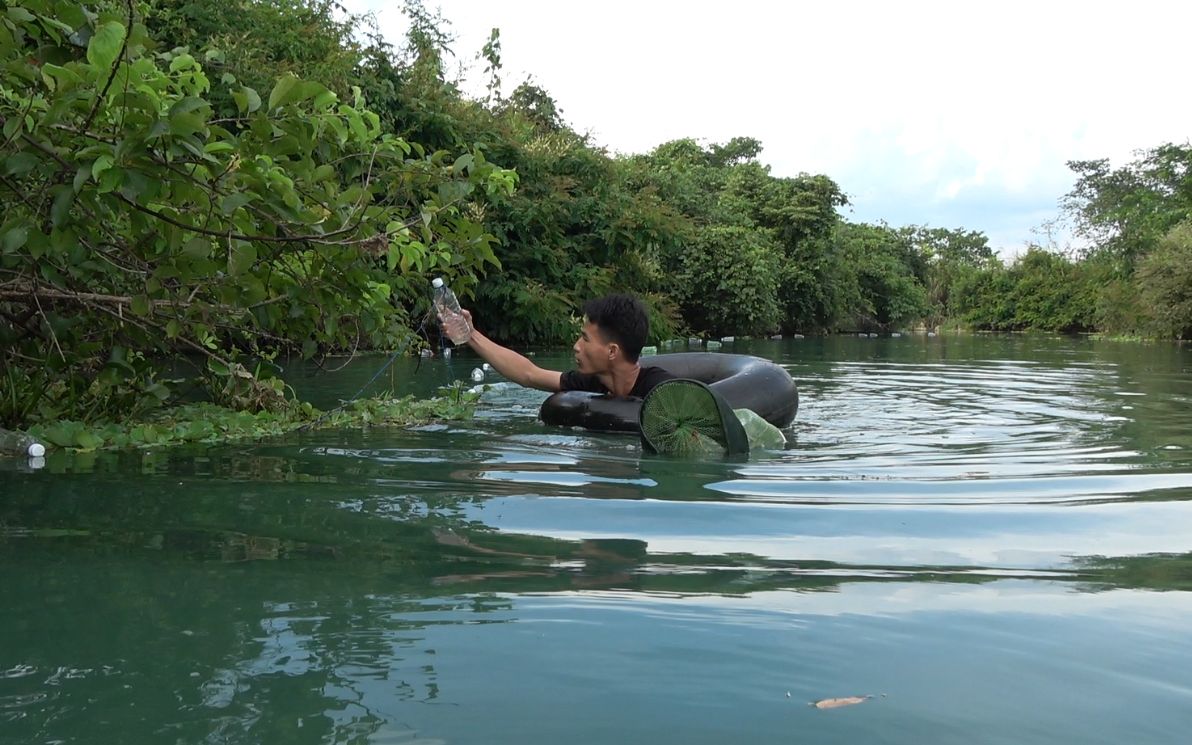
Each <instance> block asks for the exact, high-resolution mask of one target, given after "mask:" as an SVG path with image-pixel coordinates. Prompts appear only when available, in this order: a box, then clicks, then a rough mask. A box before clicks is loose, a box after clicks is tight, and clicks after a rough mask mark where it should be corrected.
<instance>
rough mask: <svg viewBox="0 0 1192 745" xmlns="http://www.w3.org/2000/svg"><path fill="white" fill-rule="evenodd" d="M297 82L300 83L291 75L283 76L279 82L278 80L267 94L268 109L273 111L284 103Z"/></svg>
mask: <svg viewBox="0 0 1192 745" xmlns="http://www.w3.org/2000/svg"><path fill="white" fill-rule="evenodd" d="M299 82H301V81H299V80H298V78H296V77H294V75H293V73H286V74H285V75H283V76H282V78H281V80H278V81H277V83H276V84H275V85H274V86H273V91H272V92H271V93H270V94H269V108H270V109H275V108H277V107H278V106H280V105H281V104H282V103H283V102H284V101H285V98H286V96H288V95H290V92H291V91H293V90H294V88H295V87H296V86H297V85H298V83H299Z"/></svg>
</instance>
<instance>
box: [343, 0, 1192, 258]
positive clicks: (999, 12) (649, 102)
mask: <svg viewBox="0 0 1192 745" xmlns="http://www.w3.org/2000/svg"><path fill="white" fill-rule="evenodd" d="M348 6H349V7H350V8H352V9H354V10H361V9H373V10H375V11H376V13H377V16H378V18H379V20H380V22H381V25H382V28H383V29H384V31H385V33H386V34H387V36H388V38H389V39H390V40H391V41H394V42H397V41H399V40H400V37H401V36H402V35H404V33H405V28H406V24H405V20H404V18H403V17H402V16H401V15H400V12H399V10H398V9H397V8H396V7H395V6H394V4H391V3H382V2H381V1H380V0H350V2H349V3H348ZM428 6H429V7H434V6H433V4H431V3H428ZM441 9H442V14H443V16H444V17H445V18H446V19H447V20H449V21H450V22H451V24H452V29H453V30H454V31H455V33H456V35H457V37H458V41H457V43H456V46H455V50H456V53H457V55H458V58H459V59H460V60H461V61H467V60H470V59H471V58H472V57H473V56H474V54H475V52H476V51H477V50H479V49H480V47H481V45H482V44H483V43H484V40H485V39H486V38H487V36H488V33H489V31H490V30H491V29H492V28H493V27H494V26H496V27H499V28H500V29H501V42H502V56H503V62H504V70H503V72H502V77H503V79H504V84H505V90H506V92H508V91H509V90H511V89H512V87H513V86H514V85H516V84H517V83H519V82H521V81H522V80H524V79H525V77H526V76H527V75H533V76H534V78H535V80H536V81H537V82H538V84H540V85H541V86H542V87H543V88H545V89H546V90H547V91H548V92H550V93H551V95H552V96H554V97H555V99H556V100H557V101H558V103H559V105H560V106H561V108H562V109H563V111H564V116H565V118H566V119H567V120H568V121H569V122H570V123H571V124H572V125H573V126H575V127H576V128H577V129H579V130H581V131H588V132H590V133H591V134H592V135H593V137H594V138H595V140H596V141H597V142H598V143H600V144H602V145H605V146H607V147H608V148H610V149H611V150H613V151H618V152H640V151H645V150H648V149H650V148H652V147H654V146H655V145H657V144H659V143H661V142H664V141H666V140H670V139H675V138H679V137H695V138H699V139H703V140H706V141H712V142H717V141H724V140H727V139H729V138H730V137H734V136H738V135H747V136H752V137H756V138H758V139H760V140H761V141H762V143H763V144H764V146H765V151H764V152H763V154H762V159H763V160H764V161H765V162H767V163H769V164H770V165H771V166H772V167H773V170H774V173H775V174H776V175H780V176H781V175H794V174H797V173H799V172H814V173H825V174H827V175H829V176H830V177H832V178H833V179H834V180H836V181H837V183H839V184H840V185H841V187H842V188H843V189H844V190H845V191H846V192H847V193H848V194H849V195H850V196H851V198H852V201H853V212H852V213H851V215H850V217H852V218H853V219H858V220H864V221H877V220H886V221H887V222H890V223H891V224H896V225H897V224H908V223H930V224H933V225H938V226H943V227H961V226H963V227H966V228H968V229H976V230H983V231H985V232H986V233H987V234H989V235H990V237H991V242H992V243H994V245H995V246H999V247H1003V248H1006V249H1013V248H1015V247H1018V246H1021V245H1022V243H1023V242H1025V241H1026V240H1028V239H1030V237H1031V234H1030V231H1031V228H1033V227H1035V226H1037V225H1039V224H1040V223H1041V222H1042V221H1043V220H1045V219H1048V218H1049V217H1054V216H1055V215H1056V213H1057V201H1058V199H1059V198H1060V197H1061V196H1062V195H1063V194H1064V193H1066V192H1067V191H1068V190H1069V189H1070V188H1071V185H1072V182H1073V179H1072V175H1071V172H1070V171H1069V170H1068V168H1067V166H1066V162H1067V161H1069V160H1075V159H1086V158H1102V157H1108V158H1111V159H1113V160H1114V161H1115V162H1123V161H1125V160H1127V159H1129V158H1130V157H1131V155H1132V153H1133V151H1135V150H1138V149H1141V148H1149V147H1153V146H1156V145H1158V144H1161V143H1163V142H1167V141H1175V142H1184V141H1186V140H1187V139H1188V138H1189V136H1192V132H1190V131H1189V122H1192V97H1189V96H1187V95H1186V94H1185V92H1184V91H1185V89H1186V79H1185V76H1186V70H1187V64H1186V53H1185V51H1184V50H1185V49H1186V46H1187V45H1186V40H1185V38H1184V34H1185V33H1186V29H1187V28H1188V27H1189V24H1192V6H1189V5H1184V4H1179V3H1159V2H1145V1H1144V2H1135V3H1132V4H1130V5H1129V6H1123V5H1120V4H1119V5H1108V6H1106V5H1098V4H1088V3H1083V2H1080V3H1077V2H1054V3H1041V2H1021V1H1018V2H1002V3H998V4H987V5H984V6H978V5H972V4H958V3H955V2H902V3H890V2H877V1H874V2H838V3H819V4H809V3H772V2H761V1H760V0H737V2H734V3H731V4H725V3H711V2H658V1H653V2H641V1H640V0H638V1H637V2H626V1H625V0H606V1H605V2H601V3H576V2H571V3H559V2H541V1H534V2H531V1H528V0H527V1H524V2H495V1H494V0H488V1H487V2H482V1H481V0H447V1H445V2H443V3H442V4H441ZM474 69H475V70H476V71H477V73H478V71H479V70H480V66H475V67H474ZM477 78H478V75H477ZM469 89H470V90H473V91H477V92H479V91H482V90H483V81H481V80H479V79H472V80H471V81H470V84H469Z"/></svg>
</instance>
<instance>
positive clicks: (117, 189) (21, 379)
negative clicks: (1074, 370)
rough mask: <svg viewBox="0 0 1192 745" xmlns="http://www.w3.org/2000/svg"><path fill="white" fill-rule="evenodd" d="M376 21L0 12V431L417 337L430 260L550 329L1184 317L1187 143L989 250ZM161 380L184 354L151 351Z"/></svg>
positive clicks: (327, 8)
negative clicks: (478, 96)
mask: <svg viewBox="0 0 1192 745" xmlns="http://www.w3.org/2000/svg"><path fill="white" fill-rule="evenodd" d="M405 10H406V13H407V14H408V15H409V17H410V19H411V30H410V33H409V37H408V38H407V39H406V40H405V43H404V44H400V45H397V46H394V45H393V44H392V43H391V41H389V40H384V39H382V38H381V37H380V35H379V34H378V33H377V31H376V29H375V27H374V26H373V24H372V22H371V20H370V19H369V18H368V17H358V16H353V15H351V14H348V13H346V12H344V11H343V10H342V8H340V7H339V6H338V4H337V3H336V2H334V0H282V1H280V2H278V1H273V0H270V1H269V2H266V1H265V0H141V1H140V2H133V1H132V0H106V1H104V2H91V3H80V2H72V1H71V0H17V1H15V2H9V3H7V4H6V5H5V8H4V10H3V12H2V14H0V200H2V202H3V205H4V210H3V215H2V217H0V346H2V348H3V350H4V355H3V358H2V359H0V366H2V367H0V426H18V425H25V424H29V423H32V422H39V421H41V422H49V421H53V420H55V419H61V418H72V419H76V420H80V421H84V422H87V421H99V420H103V419H107V418H113V417H117V418H128V417H136V416H140V415H142V414H144V413H145V412H146V411H147V410H148V409H150V408H152V407H154V406H156V405H158V404H160V403H162V402H167V401H171V400H173V396H174V394H175V391H176V390H177V388H178V386H176V385H174V383H175V382H177V379H176V378H170V379H167V376H166V374H165V373H164V372H163V371H164V370H166V369H171V370H177V369H178V368H177V366H176V365H174V366H172V367H170V368H167V364H168V363H170V362H171V360H173V359H175V358H178V357H184V358H186V359H188V360H191V361H192V362H193V361H194V360H198V363H197V364H195V365H194V372H193V373H192V374H189V375H184V379H185V381H186V383H187V384H194V383H198V384H200V385H201V386H202V387H203V388H205V389H206V391H207V393H208V394H209V395H210V397H211V398H213V399H214V400H215V401H217V402H220V403H223V404H226V405H230V406H233V407H235V408H245V409H253V410H259V409H274V410H276V409H278V408H279V407H280V408H284V407H286V406H287V405H289V404H288V403H287V401H288V399H287V397H286V395H285V393H286V391H285V389H284V386H282V385H281V384H280V382H278V381H277V380H275V379H273V376H272V372H271V370H272V367H271V365H270V362H269V361H270V360H271V359H273V358H274V357H275V356H276V355H279V354H297V355H302V356H304V357H307V358H310V357H318V356H321V355H324V354H326V353H329V352H340V351H353V350H357V349H365V348H371V349H399V348H408V349H411V350H412V349H414V348H415V347H417V346H418V345H419V344H421V343H422V342H421V341H418V340H417V339H416V338H415V332H416V330H417V329H418V326H419V321H420V320H421V318H422V315H423V314H424V313H425V310H426V296H427V285H428V281H429V278H430V277H431V276H432V275H435V274H444V275H447V276H448V277H449V279H450V280H451V282H452V284H453V286H454V287H455V288H456V290H457V291H458V292H459V293H460V294H461V295H462V296H463V297H464V299H465V302H466V304H468V305H469V306H470V307H471V308H472V309H473V311H474V315H475V318H476V321H477V324H478V325H479V326H480V327H481V328H483V329H485V330H486V331H488V332H489V333H491V334H492V335H493V336H494V337H496V338H498V339H500V340H503V341H506V342H509V343H559V342H563V341H567V340H569V338H570V337H571V336H572V334H573V333H574V330H575V326H576V321H577V319H576V313H577V309H578V308H579V307H580V305H581V304H582V303H583V301H584V300H586V299H587V298H589V297H592V296H595V295H598V294H601V293H604V292H607V291H610V290H614V289H617V290H630V291H634V292H637V293H639V294H640V295H642V296H643V297H644V298H645V299H646V300H647V304H648V305H649V307H650V309H651V313H652V319H653V322H654V323H653V328H654V336H655V339H654V340H655V341H657V340H658V339H661V338H665V337H667V336H672V335H674V334H677V333H702V334H709V335H719V334H766V333H773V332H778V331H781V332H795V331H798V332H832V331H841V330H845V331H854V330H863V331H879V330H894V329H899V328H904V327H907V326H911V325H916V324H924V325H926V326H928V327H935V326H938V325H941V324H946V323H950V324H958V325H966V326H971V327H974V328H979V329H993V330H1018V329H1046V330H1054V331H1077V330H1090V329H1097V330H1105V331H1111V332H1119V333H1140V334H1148V335H1157V336H1167V337H1173V336H1174V337H1184V338H1186V337H1188V336H1189V335H1190V334H1192V300H1190V299H1189V297H1190V295H1192V290H1190V282H1192V277H1190V275H1189V269H1188V267H1189V266H1192V262H1190V261H1189V258H1192V256H1190V254H1192V228H1190V227H1189V226H1190V225H1192V222H1190V220H1192V175H1190V172H1189V165H1190V164H1192V148H1190V147H1189V146H1187V145H1184V146H1179V145H1163V146H1161V147H1158V148H1156V149H1154V150H1151V151H1147V152H1144V153H1141V154H1140V156H1139V158H1138V159H1137V160H1136V161H1134V162H1132V163H1130V164H1128V165H1126V166H1123V167H1120V168H1113V167H1111V166H1110V164H1109V163H1108V162H1106V161H1088V162H1080V163H1073V164H1071V165H1072V168H1073V169H1074V171H1075V173H1076V174H1077V176H1078V181H1077V185H1076V187H1075V188H1074V190H1073V191H1072V193H1071V194H1070V195H1068V198H1067V200H1066V202H1065V205H1064V206H1065V208H1066V210H1067V212H1068V214H1069V215H1070V216H1071V217H1072V218H1073V220H1074V221H1075V223H1076V225H1077V227H1078V229H1079V231H1080V234H1081V235H1083V236H1085V237H1086V238H1087V239H1088V240H1089V241H1090V249H1089V250H1088V251H1087V252H1085V253H1083V254H1082V255H1080V256H1076V257H1067V256H1062V255H1060V254H1058V253H1056V252H1054V251H1045V250H1043V249H1041V248H1038V247H1034V248H1031V250H1029V251H1027V252H1026V253H1025V254H1024V255H1023V256H1022V257H1021V258H1019V259H1017V260H1015V261H1013V262H1011V263H1009V264H1005V263H1003V262H1002V261H1000V260H999V259H998V258H997V257H996V256H995V255H994V253H993V251H992V250H991V249H990V247H989V245H988V242H987V240H986V239H985V236H983V235H982V234H981V233H979V232H975V231H966V230H963V229H962V230H950V229H944V228H933V227H926V226H912V227H891V226H887V225H884V224H879V225H866V224H856V223H849V222H845V221H843V220H842V219H841V218H840V216H839V214H838V210H839V208H841V207H843V206H844V205H846V204H847V200H846V197H845V195H844V193H843V192H842V190H841V189H840V187H839V186H838V185H837V184H836V183H834V182H833V181H832V180H831V178H829V177H828V176H826V175H815V174H799V175H797V176H794V177H778V176H774V175H773V174H771V173H770V170H769V168H768V167H767V166H765V165H764V164H763V163H762V162H761V160H760V156H761V152H762V144H761V143H760V142H758V141H757V140H754V139H752V138H749V137H737V138H734V139H731V140H729V141H728V142H724V143H701V142H697V141H694V140H690V139H683V140H676V141H673V142H668V143H663V144H661V145H659V146H658V147H656V148H655V149H654V150H653V151H651V152H649V153H645V154H638V155H628V156H612V155H610V154H609V153H607V152H606V151H604V150H603V149H602V148H600V147H598V146H596V145H595V144H593V143H592V142H591V141H590V140H589V138H588V137H587V136H585V135H583V134H580V133H578V132H576V131H575V130H573V129H572V128H571V127H570V126H569V125H568V123H567V122H566V121H565V120H564V119H563V112H562V111H561V110H560V109H559V107H558V105H557V104H556V102H555V101H554V100H552V98H551V97H550V95H549V93H548V92H547V91H545V90H542V89H541V88H540V87H538V86H537V85H535V84H534V83H533V81H532V80H527V81H525V82H523V83H521V84H520V85H518V86H516V87H515V88H514V90H513V91H512V92H511V93H510V94H509V95H508V96H505V95H504V94H503V91H502V81H501V78H500V75H501V58H500V35H499V33H498V32H497V31H496V30H494V31H493V34H492V36H491V38H490V39H489V40H488V42H487V43H486V44H485V46H484V48H483V49H482V50H480V54H479V59H480V60H481V61H482V62H483V64H484V66H485V71H486V74H487V75H488V90H487V95H486V96H485V98H484V99H483V100H472V99H470V98H468V97H467V96H465V95H463V94H462V93H461V92H460V88H459V86H458V85H457V84H456V81H454V80H453V79H451V77H450V75H449V74H448V72H447V64H446V61H447V60H449V59H451V57H452V54H453V51H452V49H451V43H452V40H451V37H450V33H449V25H448V24H447V22H446V21H444V20H443V19H441V18H439V17H437V16H436V15H435V14H433V13H431V12H428V11H427V10H426V9H425V8H424V7H423V6H422V5H421V4H419V3H418V2H417V0H407V2H406V6H405ZM171 375H173V376H177V375H179V373H177V372H172V373H171Z"/></svg>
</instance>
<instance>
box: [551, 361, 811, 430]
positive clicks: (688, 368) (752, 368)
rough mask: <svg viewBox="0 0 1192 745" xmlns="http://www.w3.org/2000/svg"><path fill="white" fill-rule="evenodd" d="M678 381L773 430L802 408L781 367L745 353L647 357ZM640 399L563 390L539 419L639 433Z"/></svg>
mask: <svg viewBox="0 0 1192 745" xmlns="http://www.w3.org/2000/svg"><path fill="white" fill-rule="evenodd" d="M641 364H642V365H654V366H656V367H661V368H662V369H663V370H666V371H667V372H669V373H671V374H672V375H674V376H676V377H679V378H692V379H694V380H698V381H700V382H701V383H706V384H707V385H708V387H709V388H711V389H712V390H714V391H716V393H717V394H718V395H720V396H721V397H723V398H724V400H725V401H726V402H728V404H729V406H731V407H732V408H734V409H750V410H752V411H753V412H754V413H756V414H757V415H758V416H760V417H761V418H763V419H765V420H766V421H767V422H769V423H770V424H773V425H774V426H775V427H779V428H782V427H785V426H787V425H788V424H790V423H791V422H792V421H794V419H795V412H797V411H798V410H799V389H798V387H797V386H796V385H795V381H794V380H792V379H791V376H790V373H788V372H787V371H786V370H784V369H782V367H780V366H779V365H776V364H774V363H773V362H770V361H769V360H764V359H762V358H761V357H753V356H751V355H746V354H721V353H719V352H679V353H677V354H659V355H654V356H652V357H643V358H642V359H641ZM640 409H641V399H640V398H613V397H612V396H609V395H602V394H598V393H588V392H587V391H560V392H559V393H555V394H553V395H551V396H550V397H549V398H547V399H546V401H544V402H543V403H542V408H541V409H539V411H538V416H539V418H540V419H542V421H543V422H545V423H546V424H553V425H559V426H563V427H584V428H586V429H595V430H602V431H605V432H637V431H638V424H637V415H638V412H639V410H640Z"/></svg>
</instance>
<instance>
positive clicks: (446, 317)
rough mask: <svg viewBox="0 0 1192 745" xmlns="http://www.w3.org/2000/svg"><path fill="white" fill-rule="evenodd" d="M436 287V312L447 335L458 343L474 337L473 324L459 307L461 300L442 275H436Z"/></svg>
mask: <svg viewBox="0 0 1192 745" xmlns="http://www.w3.org/2000/svg"><path fill="white" fill-rule="evenodd" d="M431 285H432V286H433V287H434V288H435V292H434V304H435V312H436V313H437V314H438V315H439V320H440V321H442V322H443V326H444V328H445V329H446V331H447V336H448V337H449V338H450V339H451V341H453V342H455V343H456V344H464V343H466V342H467V341H468V339H471V338H472V324H470V323H468V319H466V318H464V315H463V313H462V312H461V311H460V308H459V300H458V299H456V297H455V293H454V292H452V291H451V288H450V287H448V286H447V283H445V282H444V281H443V278H442V277H435V278H434V280H433V281H432V282H431Z"/></svg>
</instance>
